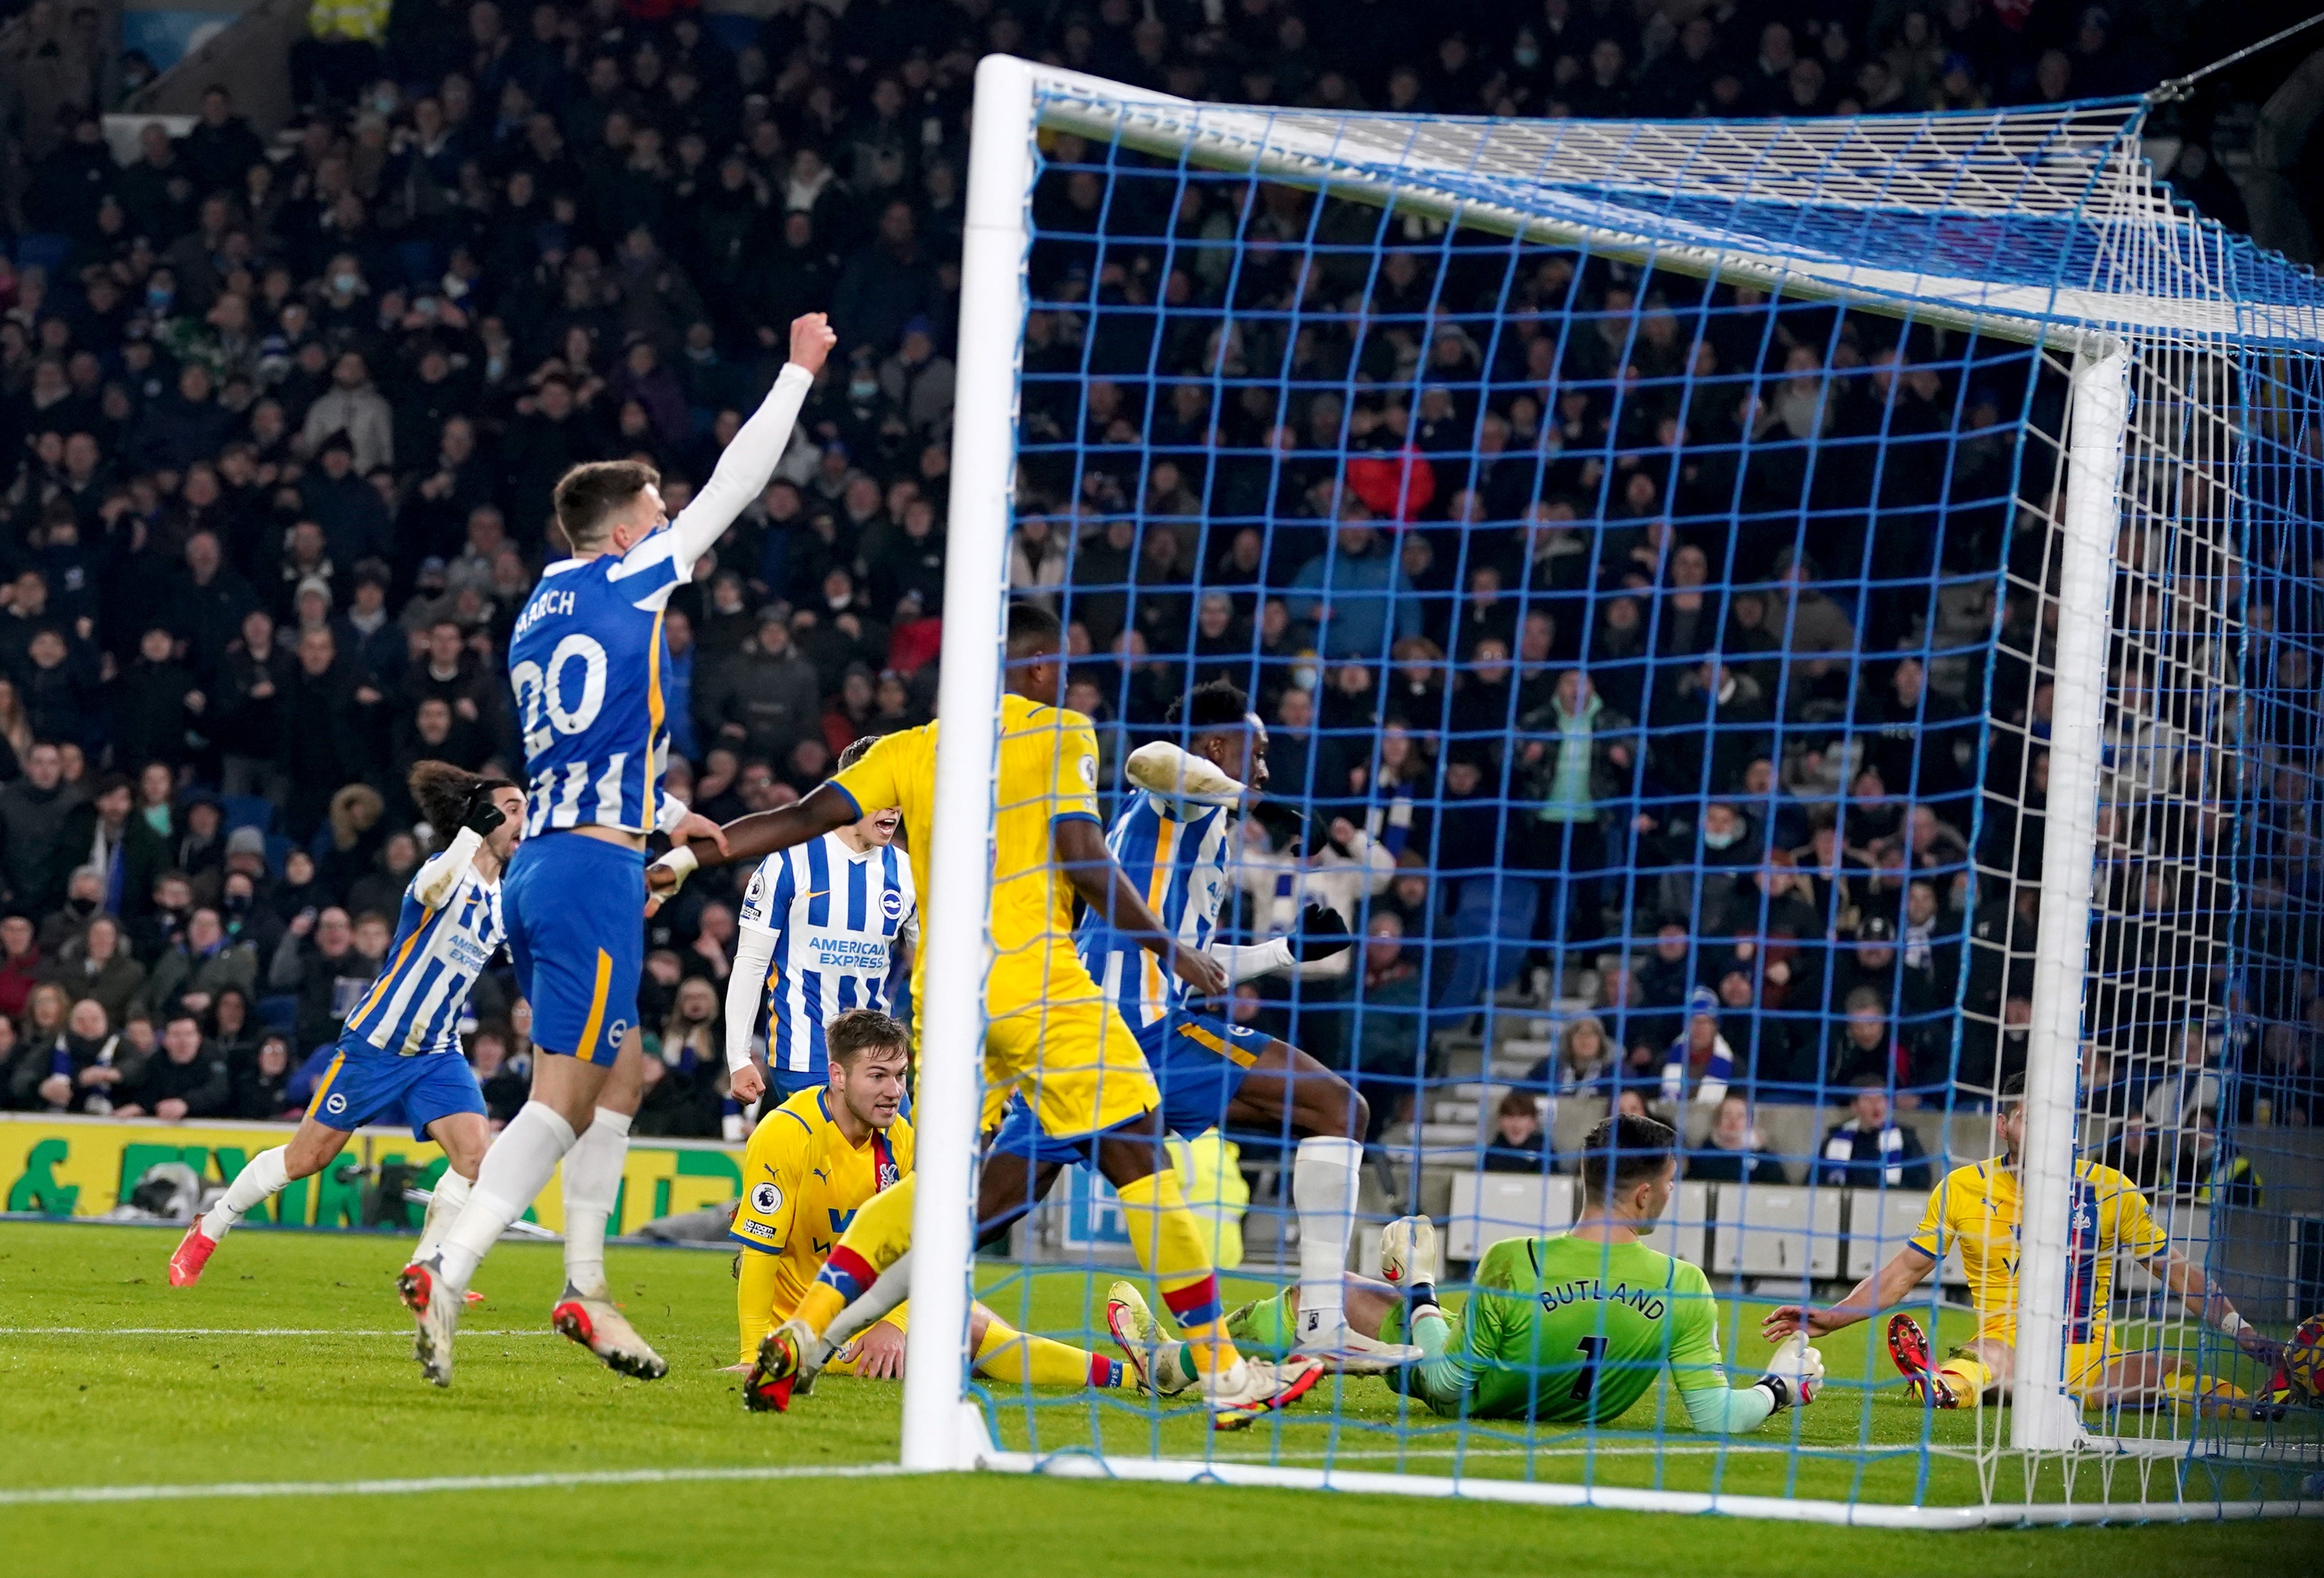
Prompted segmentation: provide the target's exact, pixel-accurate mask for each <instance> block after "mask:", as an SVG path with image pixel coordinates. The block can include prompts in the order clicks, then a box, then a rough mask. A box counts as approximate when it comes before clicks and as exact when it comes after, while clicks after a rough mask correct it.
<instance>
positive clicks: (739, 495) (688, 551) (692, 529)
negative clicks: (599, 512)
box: [669, 312, 839, 565]
mask: <svg viewBox="0 0 2324 1578" xmlns="http://www.w3.org/2000/svg"><path fill="white" fill-rule="evenodd" d="M838 343H839V337H838V336H837V335H836V334H835V333H833V332H832V328H831V323H830V320H829V319H828V318H825V316H824V315H823V314H822V313H820V312H809V313H807V314H804V315H803V316H801V317H798V318H793V319H792V320H791V359H790V360H789V361H788V362H787V363H785V364H784V365H783V370H782V371H781V372H780V373H779V374H776V376H775V386H774V387H773V388H772V389H770V390H769V391H768V392H767V398H766V399H765V400H764V401H761V402H760V405H759V409H758V411H755V412H754V413H752V417H751V420H749V421H747V422H744V423H743V424H742V429H741V430H740V431H738V432H737V433H736V434H735V435H734V441H733V443H731V444H729V445H727V446H726V452H725V453H724V454H723V455H721V456H720V457H718V465H717V466H716V467H715V469H714V470H713V471H712V472H711V474H710V480H709V481H708V482H706V483H705V484H703V486H702V491H701V492H700V493H698V494H695V495H694V502H693V503H690V504H688V505H687V506H686V508H685V509H683V510H681V511H679V512H678V519H677V520H675V521H671V522H670V525H669V529H670V531H672V532H673V533H674V534H675V535H676V536H677V538H678V547H677V549H676V554H675V557H676V558H677V559H678V562H679V563H680V564H681V565H690V564H692V563H693V562H694V561H695V560H696V559H697V558H701V557H702V556H703V555H704V554H705V553H707V552H709V551H710V545H711V544H712V543H714V542H716V541H717V540H719V539H720V538H721V537H724V535H725V534H726V528H727V527H729V526H732V525H733V523H734V517H735V516H737V515H740V514H741V513H742V512H743V511H744V510H746V509H748V508H749V507H750V504H751V502H752V500H753V499H756V498H757V497H758V496H759V494H761V493H762V492H763V491H765V489H766V485H767V479H768V478H769V477H770V476H772V475H774V474H775V467H776V466H778V465H779V464H780V463H781V461H782V457H783V451H784V450H786V449H788V448H790V442H791V429H792V428H793V427H794V426H795V425H796V424H797V423H798V413H799V407H800V406H802V405H804V404H806V403H807V391H808V390H810V389H812V388H813V387H815V375H816V374H817V373H819V372H821V371H822V369H823V359H824V358H825V356H827V355H830V354H831V347H832V346H835V345H837V344H838Z"/></svg>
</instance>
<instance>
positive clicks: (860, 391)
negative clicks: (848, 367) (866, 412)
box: [847, 378, 880, 403]
mask: <svg viewBox="0 0 2324 1578" xmlns="http://www.w3.org/2000/svg"><path fill="white" fill-rule="evenodd" d="M879 392H880V381H879V380H878V379H876V378H851V379H849V380H848V381H847V398H848V399H850V400H853V401H857V402H859V403H867V402H869V401H871V399H872V398H873V397H874V396H876V395H878V393H879Z"/></svg>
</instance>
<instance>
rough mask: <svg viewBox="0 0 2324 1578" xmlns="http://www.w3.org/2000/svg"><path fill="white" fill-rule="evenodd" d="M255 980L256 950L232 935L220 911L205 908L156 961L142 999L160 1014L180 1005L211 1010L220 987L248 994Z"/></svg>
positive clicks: (190, 1009) (199, 1012)
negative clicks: (221, 920) (228, 933)
mask: <svg viewBox="0 0 2324 1578" xmlns="http://www.w3.org/2000/svg"><path fill="white" fill-rule="evenodd" d="M257 984H258V954H257V950H256V949H254V948H253V947H252V946H250V945H249V944H248V943H241V942H235V941H234V940H233V939H232V938H230V937H227V936H226V927H225V926H224V925H223V924H221V923H220V921H219V919H218V913H217V910H215V909H207V908H205V909H197V910H195V911H194V912H193V914H192V916H191V917H190V918H189V919H188V920H187V922H186V932H185V936H184V937H180V939H179V940H178V942H177V943H176V945H175V946H172V947H171V949H170V951H169V952H167V953H165V954H163V955H161V958H160V960H159V961H157V962H156V963H155V964H154V965H153V972H152V975H151V976H149V977H148V978H147V980H146V983H145V992H144V1002H145V1005H146V1007H147V1008H148V1009H150V1010H152V1011H153V1012H154V1013H155V1014H157V1015H161V1016H166V1015H169V1014H171V1013H175V1012H178V1011H180V1010H183V1011H185V1012H187V1013H191V1014H195V1015H202V1014H207V1013H208V1012H209V1011H210V1010H211V1008H212V1006H213V1005H214V1004H216V1002H217V998H218V994H219V993H220V992H226V991H228V990H233V991H236V992H242V993H244V994H245V996H246V995H247V994H248V993H250V992H254V991H255V990H256V988H257ZM165 1022H166V1020H165Z"/></svg>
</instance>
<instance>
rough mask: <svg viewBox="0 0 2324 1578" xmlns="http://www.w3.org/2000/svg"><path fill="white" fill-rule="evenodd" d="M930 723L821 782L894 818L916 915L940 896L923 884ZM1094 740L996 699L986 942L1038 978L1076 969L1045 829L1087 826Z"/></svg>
mask: <svg viewBox="0 0 2324 1578" xmlns="http://www.w3.org/2000/svg"><path fill="white" fill-rule="evenodd" d="M936 727H937V725H936V724H932V723H931V724H921V725H920V726H919V727H918V728H917V729H906V730H903V731H901V732H900V733H898V734H890V735H889V736H887V737H886V738H885V739H883V740H881V742H880V743H878V744H876V745H874V746H872V747H871V750H870V751H868V752H864V755H863V759H862V761H858V762H857V763H856V764H855V765H854V766H853V767H851V768H849V769H848V770H847V771H844V772H843V773H840V774H839V775H838V776H837V777H835V778H834V779H833V780H831V781H832V783H833V784H834V785H835V786H836V787H837V788H838V789H840V790H842V791H843V792H844V793H845V794H846V795H847V796H848V797H849V798H852V799H853V801H854V802H855V804H856V807H858V809H859V810H861V811H862V813H863V814H865V815H869V814H870V813H871V812H873V811H878V810H883V809H885V808H887V807H890V806H892V807H896V808H897V809H898V810H899V811H901V812H902V813H903V817H904V836H905V840H906V842H907V843H908V844H909V846H910V850H909V853H910V854H911V858H912V882H913V885H914V887H915V888H916V889H917V891H918V893H919V898H920V906H921V909H922V912H923V913H924V914H927V913H934V908H933V907H934V906H935V905H936V904H938V903H941V902H942V901H943V895H942V894H941V893H938V892H937V891H936V887H935V885H934V883H932V882H931V881H929V875H928V855H929V852H930V849H931V847H932V846H933V843H934V838H933V835H932V833H931V830H930V829H931V825H932V823H933V822H934V819H935V816H936ZM1097 763H1098V753H1097V735H1096V734H1095V732H1094V731H1093V730H1092V729H1091V727H1090V721H1089V719H1087V718H1085V717H1084V716H1083V715H1081V714H1079V713H1077V712H1067V711H1065V710H1064V709H1063V708H1060V707H1054V706H1041V705H1040V704H1039V703H1038V702H1034V701H1028V700H1027V699H1026V698H1025V697H1021V696H1013V695H1004V696H1003V697H1001V740H1000V746H999V752H998V760H997V762H996V770H995V773H994V779H995V784H994V811H995V815H994V819H993V829H992V899H991V916H992V923H991V924H992V946H993V948H994V951H995V953H996V954H997V955H998V959H997V961H996V962H997V963H1001V964H1010V963H1015V964H1028V965H1031V966H1033V967H1034V968H1036V969H1037V970H1039V971H1040V972H1041V973H1043V974H1047V973H1049V972H1050V971H1052V970H1054V969H1056V968H1057V967H1059V966H1065V965H1070V966H1071V967H1072V969H1074V971H1079V970H1080V968H1081V961H1080V956H1079V955H1078V954H1076V953H1075V951H1074V935H1073V934H1074V894H1073V890H1072V889H1071V888H1070V887H1068V886H1067V885H1066V884H1065V878H1064V875H1063V874H1062V873H1061V872H1059V871H1058V870H1057V867H1056V860H1055V858H1054V857H1053V855H1052V854H1051V849H1050V844H1049V826H1050V824H1051V823H1053V822H1056V821H1061V820H1064V819H1065V818H1068V817H1081V818H1084V819H1086V820H1088V821H1091V822H1097V821H1098V820H1099V817H1098V807H1097ZM926 961H927V952H926V950H922V951H921V953H920V954H919V955H918V957H917V958H915V959H914V960H913V962H912V988H913V991H912V995H913V998H914V1000H915V1001H918V998H919V995H920V992H919V987H920V973H921V970H922V969H923V967H924V966H925V964H926Z"/></svg>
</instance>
